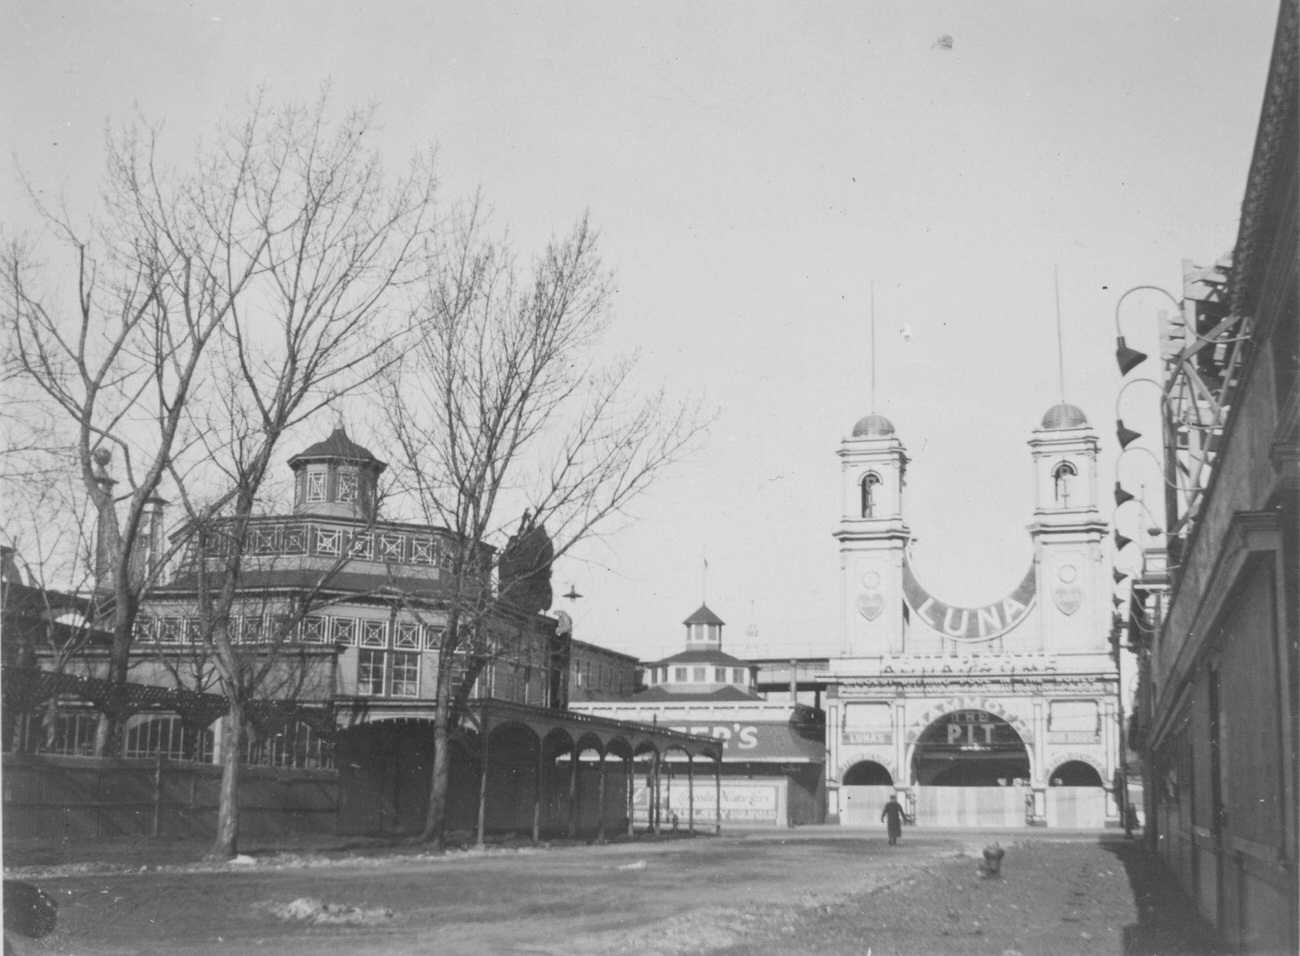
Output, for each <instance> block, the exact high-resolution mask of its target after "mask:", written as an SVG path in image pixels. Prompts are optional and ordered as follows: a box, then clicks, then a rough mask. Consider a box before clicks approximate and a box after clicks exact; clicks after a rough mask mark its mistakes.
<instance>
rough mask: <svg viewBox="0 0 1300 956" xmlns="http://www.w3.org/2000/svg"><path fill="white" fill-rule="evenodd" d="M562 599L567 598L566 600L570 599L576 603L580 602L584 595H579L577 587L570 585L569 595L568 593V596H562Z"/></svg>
mask: <svg viewBox="0 0 1300 956" xmlns="http://www.w3.org/2000/svg"><path fill="white" fill-rule="evenodd" d="M561 597H566V598H568V599H569V600H570V601H576V600H578V598H580V597H582V595H581V594H579V593H578V589H577V588H576V587H574V586H573V585H572V584H570V585H569V593H568V594H564V595H561Z"/></svg>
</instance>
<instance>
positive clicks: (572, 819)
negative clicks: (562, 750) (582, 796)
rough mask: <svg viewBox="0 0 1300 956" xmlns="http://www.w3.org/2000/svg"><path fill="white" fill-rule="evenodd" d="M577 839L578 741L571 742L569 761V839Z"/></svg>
mask: <svg viewBox="0 0 1300 956" xmlns="http://www.w3.org/2000/svg"><path fill="white" fill-rule="evenodd" d="M577 837H578V741H577V740H574V742H573V756H572V758H571V759H570V761H569V839H570V840H575V839H577Z"/></svg>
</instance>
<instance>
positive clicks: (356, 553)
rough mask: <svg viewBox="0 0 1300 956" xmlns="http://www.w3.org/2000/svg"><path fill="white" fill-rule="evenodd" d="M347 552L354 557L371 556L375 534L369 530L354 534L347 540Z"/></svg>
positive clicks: (373, 553) (373, 550) (372, 555)
mask: <svg viewBox="0 0 1300 956" xmlns="http://www.w3.org/2000/svg"><path fill="white" fill-rule="evenodd" d="M348 554H349V555H350V556H352V557H354V558H373V557H374V556H375V536H374V535H373V534H370V533H369V532H366V533H365V534H354V535H353V536H352V540H351V541H349V542H348Z"/></svg>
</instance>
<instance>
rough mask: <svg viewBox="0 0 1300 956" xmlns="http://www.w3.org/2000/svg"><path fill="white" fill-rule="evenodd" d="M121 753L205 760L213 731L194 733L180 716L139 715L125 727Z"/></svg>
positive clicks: (210, 747)
mask: <svg viewBox="0 0 1300 956" xmlns="http://www.w3.org/2000/svg"><path fill="white" fill-rule="evenodd" d="M124 756H126V757H127V758H140V757H160V756H161V757H166V758H167V759H168V760H187V759H188V760H197V761H201V762H207V761H208V760H209V759H211V756H212V731H210V730H204V731H203V732H202V733H196V732H195V731H194V730H192V729H189V728H186V726H185V725H184V724H183V723H182V722H181V719H180V718H179V717H150V718H145V719H139V720H136V721H135V722H134V723H132V724H131V725H130V726H128V727H127V730H126V750H125V752H124Z"/></svg>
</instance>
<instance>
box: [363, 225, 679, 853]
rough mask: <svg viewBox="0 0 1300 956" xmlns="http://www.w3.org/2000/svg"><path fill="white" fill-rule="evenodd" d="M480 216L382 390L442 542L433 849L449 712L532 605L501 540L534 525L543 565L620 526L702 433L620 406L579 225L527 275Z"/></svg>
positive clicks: (603, 310)
mask: <svg viewBox="0 0 1300 956" xmlns="http://www.w3.org/2000/svg"><path fill="white" fill-rule="evenodd" d="M484 219H485V216H484V212H483V208H482V206H481V205H480V204H478V203H475V204H472V205H470V206H469V207H467V209H465V210H464V211H463V212H462V213H461V214H460V215H458V216H456V217H454V218H453V221H452V223H451V224H450V225H449V226H448V228H447V230H446V232H445V234H444V235H443V243H442V245H441V246H440V247H439V248H438V250H437V254H436V255H435V256H434V258H433V268H431V270H430V273H429V276H428V280H427V293H426V295H425V297H424V299H423V301H422V303H421V308H420V316H421V326H420V335H419V338H418V340H417V342H416V343H415V345H414V346H413V347H412V348H411V349H410V350H409V351H408V353H407V355H406V356H405V358H404V361H403V362H402V363H400V364H398V365H394V366H393V367H392V368H391V369H390V371H389V373H388V374H387V375H386V377H385V380H386V383H387V387H388V400H387V402H386V403H385V407H386V408H387V410H388V416H389V421H390V424H391V426H392V430H393V432H394V435H395V444H396V446H397V447H398V448H399V449H400V456H399V458H400V460H399V461H398V462H397V463H396V464H395V471H396V473H397V475H396V481H397V483H398V485H399V486H400V488H401V490H402V491H404V492H405V493H406V494H407V495H409V496H410V498H411V499H412V500H413V501H415V502H416V503H417V506H418V507H419V508H420V509H421V511H422V513H423V518H424V519H425V521H427V522H428V523H430V524H437V525H441V526H442V527H444V528H446V529H448V530H449V531H450V532H451V535H450V546H451V553H450V554H449V555H448V556H447V559H446V561H445V564H444V570H443V574H444V580H443V586H444V590H443V600H444V608H443V611H444V614H445V621H443V622H442V626H441V629H440V631H438V633H439V634H440V635H441V638H440V645H439V647H438V652H439V653H438V663H437V675H436V699H435V705H434V712H435V719H434V747H435V751H434V762H433V770H432V779H431V787H430V799H429V809H428V816H427V819H426V823H425V827H424V831H423V833H422V835H421V839H423V840H426V841H432V842H433V843H434V844H435V845H436V846H437V847H438V848H441V846H442V841H443V837H444V830H445V818H446V805H447V785H448V778H449V768H450V755H449V753H448V747H447V744H448V739H449V734H450V732H451V730H452V728H453V726H454V724H455V714H454V706H453V705H454V702H455V700H456V698H457V696H458V695H459V696H460V697H462V698H463V697H464V696H465V693H466V692H467V687H468V685H469V684H470V683H472V681H473V679H474V678H475V677H476V676H477V674H478V672H479V671H480V670H481V668H482V666H483V663H484V662H486V661H487V660H488V659H489V657H490V656H491V655H493V654H499V653H502V649H501V646H500V645H501V642H502V641H503V640H505V641H508V640H509V635H510V633H511V630H512V629H511V627H510V626H509V620H510V617H511V614H512V611H513V609H514V608H515V607H516V606H517V605H519V604H520V603H523V604H524V605H527V604H528V603H529V602H528V601H523V602H520V601H514V602H512V601H511V593H510V590H511V588H513V587H517V586H519V585H520V583H521V582H524V581H527V580H528V578H529V577H530V575H529V574H528V573H527V572H528V571H529V569H527V568H522V567H520V566H519V564H520V554H521V552H520V551H519V550H518V549H514V550H513V558H514V560H515V567H513V568H512V569H511V573H510V574H507V575H500V574H498V573H496V572H497V571H498V570H499V567H498V565H499V563H500V562H501V560H502V556H503V554H505V553H507V549H505V548H504V547H503V545H505V543H506V541H507V537H508V536H509V535H510V534H511V533H512V532H513V533H514V535H515V540H516V542H519V541H526V540H529V539H530V538H531V537H533V534H534V532H536V531H537V530H538V529H543V528H544V529H545V534H546V536H547V537H548V538H549V539H550V540H549V543H548V545H547V546H546V547H544V548H539V549H535V550H536V555H537V561H538V562H539V563H545V564H546V565H549V563H550V561H552V560H554V558H557V557H559V556H561V555H563V554H565V553H566V552H567V551H568V550H569V549H570V548H572V547H573V545H574V544H576V543H577V542H579V541H581V540H583V539H584V538H586V537H588V536H590V535H592V534H593V533H595V532H596V531H597V530H598V529H599V528H600V527H601V526H602V525H603V524H604V523H606V522H607V521H608V520H609V519H611V518H613V517H614V516H616V515H619V514H622V513H623V512H624V509H625V508H626V507H627V505H628V504H629V502H631V501H632V500H633V499H634V498H635V497H636V496H637V495H638V494H640V493H641V492H642V491H644V490H645V489H646V488H647V487H648V486H649V484H650V483H651V482H652V480H653V479H654V478H655V477H657V476H658V475H659V474H660V473H661V472H662V471H663V470H664V469H665V468H666V467H667V466H669V465H670V464H672V463H673V462H675V461H676V460H678V459H679V458H681V457H682V456H683V455H684V454H685V453H686V452H687V451H688V450H689V448H690V447H691V446H692V444H693V443H694V441H695V439H696V438H697V437H698V436H699V434H700V431H701V429H702V428H703V427H704V424H705V423H704V422H703V421H702V420H701V418H700V416H699V414H698V411H697V409H696V408H694V407H692V406H688V405H680V406H676V405H674V406H669V405H668V404H666V403H665V401H664V398H663V395H662V394H653V395H650V396H649V397H647V398H641V399H635V398H633V397H631V396H629V395H628V392H629V391H630V390H631V387H632V384H633V382H632V375H633V368H634V366H633V363H632V362H631V361H620V362H618V363H616V364H614V365H613V366H612V367H603V366H601V365H600V364H599V363H598V359H597V355H596V347H597V345H598V342H599V338H600V335H601V333H602V331H603V330H604V328H605V325H606V321H607V318H608V313H609V305H610V293H611V288H612V283H611V278H610V276H609V274H608V272H607V271H606V270H605V269H604V267H603V266H602V264H601V261H600V257H599V255H598V252H597V237H596V234H595V232H594V231H593V230H592V228H591V226H590V225H589V223H588V222H587V220H586V219H585V218H584V219H583V220H581V221H580V222H578V223H577V225H576V226H575V227H574V228H573V230H572V232H570V233H569V234H568V235H567V236H565V237H564V238H562V239H557V240H554V241H552V242H551V243H550V244H549V245H548V246H547V248H546V249H545V251H544V252H543V253H542V254H541V255H540V256H538V257H537V259H536V260H535V261H534V262H533V263H532V265H531V268H529V269H523V268H521V267H520V266H519V264H518V262H517V261H516V258H515V256H514V254H513V253H512V251H511V250H510V248H509V246H508V245H507V244H506V243H505V242H503V241H500V240H496V239H493V238H490V237H489V236H488V235H487V234H486V229H485V222H484ZM524 509H527V510H526V512H525V516H524V519H523V522H522V523H521V524H520V525H519V526H517V527H516V526H515V523H516V521H518V515H519V514H520V512H521V511H524ZM528 550H529V549H524V551H525V552H527V551H528ZM524 563H527V559H524ZM533 570H540V569H533ZM548 603H549V602H548ZM534 609H535V608H534ZM515 613H516V615H517V612H515ZM457 680H459V681H460V685H461V686H460V687H459V688H458V687H457V686H455V684H456V682H457Z"/></svg>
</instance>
